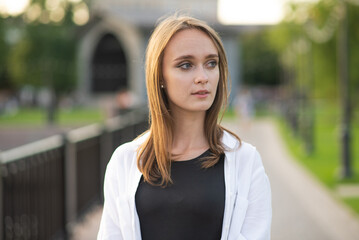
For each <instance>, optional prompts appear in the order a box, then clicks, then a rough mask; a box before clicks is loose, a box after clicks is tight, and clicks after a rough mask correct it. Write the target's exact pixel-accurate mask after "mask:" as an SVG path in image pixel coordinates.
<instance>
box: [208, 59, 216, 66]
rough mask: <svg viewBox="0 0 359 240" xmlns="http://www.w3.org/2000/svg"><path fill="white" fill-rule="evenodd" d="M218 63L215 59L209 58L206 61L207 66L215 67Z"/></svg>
mask: <svg viewBox="0 0 359 240" xmlns="http://www.w3.org/2000/svg"><path fill="white" fill-rule="evenodd" d="M217 65H218V63H217V61H216V60H211V61H209V62H208V63H207V66H208V67H209V68H215V67H216V66H217Z"/></svg>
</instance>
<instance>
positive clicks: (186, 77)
mask: <svg viewBox="0 0 359 240" xmlns="http://www.w3.org/2000/svg"><path fill="white" fill-rule="evenodd" d="M218 61H219V57H218V51H217V48H216V46H215V45H214V43H213V42H212V40H211V39H210V38H209V36H208V35H207V34H205V33H204V32H202V31H200V30H197V29H186V30H182V31H180V32H177V33H176V34H175V35H174V36H173V37H172V39H171V40H170V41H169V42H168V44H167V46H166V48H165V50H164V55H163V63H162V71H163V78H164V87H165V91H166V93H167V96H168V99H169V105H170V109H171V111H172V112H176V111H177V112H183V111H186V112H204V113H205V111H206V110H208V109H209V108H210V107H211V105H212V103H213V100H214V98H215V96H216V91H217V85H218V81H219V67H218Z"/></svg>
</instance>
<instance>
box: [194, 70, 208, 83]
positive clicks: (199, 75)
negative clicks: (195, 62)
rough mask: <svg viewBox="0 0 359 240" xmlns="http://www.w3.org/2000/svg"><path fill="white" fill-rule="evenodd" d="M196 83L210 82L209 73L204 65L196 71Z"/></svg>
mask: <svg viewBox="0 0 359 240" xmlns="http://www.w3.org/2000/svg"><path fill="white" fill-rule="evenodd" d="M194 82H195V83H196V84H205V83H207V82H208V73H207V72H206V69H204V68H203V67H199V68H198V69H197V71H196V76H195V81H194Z"/></svg>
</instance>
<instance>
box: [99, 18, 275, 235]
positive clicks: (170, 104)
mask: <svg viewBox="0 0 359 240" xmlns="http://www.w3.org/2000/svg"><path fill="white" fill-rule="evenodd" d="M227 78H228V67H227V60H226V56H225V52H224V49H223V45H222V43H221V40H220V38H219V36H218V35H217V33H216V32H215V31H214V30H213V29H212V28H211V27H209V26H208V25H207V24H206V23H204V22H202V21H200V20H197V19H195V18H191V17H187V16H171V17H168V18H166V19H165V20H163V21H162V22H161V23H160V24H159V25H158V26H157V27H156V29H155V30H154V32H153V34H152V36H151V38H150V40H149V43H148V47H147V53H146V85H147V94H148V102H149V109H150V129H149V131H147V132H146V133H144V134H143V135H142V136H140V137H138V138H137V139H135V140H134V141H132V142H129V143H126V144H124V145H122V146H120V147H119V148H118V149H117V150H116V151H115V152H114V154H113V156H112V158H111V160H110V162H109V164H108V166H107V170H106V177H105V186H104V193H105V204H104V209H103V215H102V220H101V225H100V230H99V234H98V239H101V240H102V239H117V240H119V239H124V240H131V239H133V240H135V239H136V240H137V239H144V240H146V239H155V240H161V239H168V240H177V239H180V240H191V239H193V240H201V239H203V240H211V239H213V240H214V239H216V240H218V239H255V240H258V239H269V238H270V226H271V215H272V213H271V191H270V185H269V181H268V178H267V175H266V173H265V171H264V168H263V165H262V162H261V158H260V156H259V154H258V152H257V151H256V149H255V148H254V147H253V146H251V145H250V144H247V143H245V142H243V141H240V139H239V138H238V137H237V136H236V135H235V134H233V133H231V132H230V131H228V130H225V129H224V128H223V127H221V126H220V125H219V123H218V116H219V113H220V110H221V109H222V107H223V106H224V105H225V104H226V101H227Z"/></svg>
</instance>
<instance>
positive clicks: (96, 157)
mask: <svg viewBox="0 0 359 240" xmlns="http://www.w3.org/2000/svg"><path fill="white" fill-rule="evenodd" d="M147 127H148V121H147V111H146V110H144V109H137V110H134V111H131V112H129V113H127V114H126V115H124V116H120V117H117V118H114V119H111V120H109V121H108V122H106V123H105V124H103V125H101V124H94V125H90V126H86V127H83V128H79V129H76V130H72V131H70V132H69V133H67V134H65V135H55V136H52V137H49V138H46V139H43V140H40V141H36V142H33V143H30V144H27V145H24V146H21V147H18V148H14V149H11V150H8V151H4V152H1V153H0V239H4V240H10V239H68V238H69V234H68V232H69V228H70V227H69V226H71V225H72V223H74V222H75V221H76V220H77V219H78V218H79V217H80V216H82V215H83V214H84V213H85V212H86V210H88V209H89V207H91V206H92V205H93V204H94V203H98V202H102V200H103V195H102V186H103V178H104V173H105V168H106V165H107V163H108V160H109V159H110V156H111V154H112V152H113V151H114V149H115V148H116V147H117V146H119V145H121V144H122V143H124V142H127V141H130V140H132V139H133V138H135V137H136V136H138V135H139V134H140V133H142V132H143V131H145V130H146V129H147Z"/></svg>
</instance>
